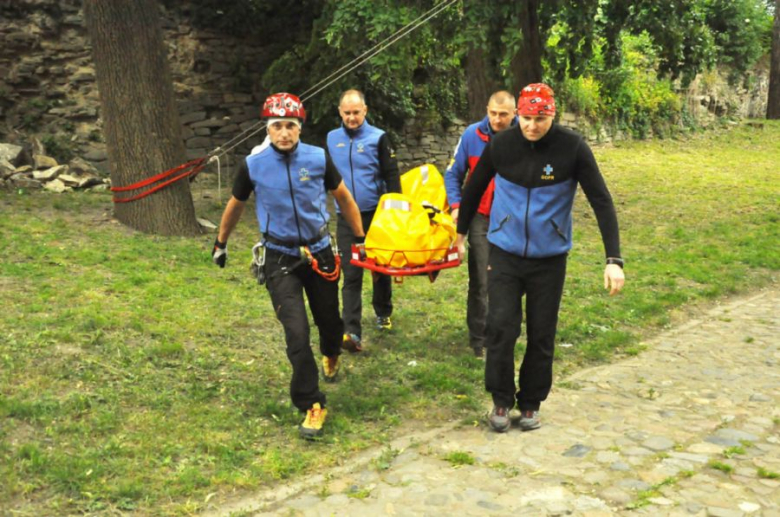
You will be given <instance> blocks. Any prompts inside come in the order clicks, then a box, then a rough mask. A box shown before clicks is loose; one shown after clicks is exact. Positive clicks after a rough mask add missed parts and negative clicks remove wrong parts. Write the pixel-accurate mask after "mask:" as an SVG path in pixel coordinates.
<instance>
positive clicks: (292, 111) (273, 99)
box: [260, 93, 306, 122]
mask: <svg viewBox="0 0 780 517" xmlns="http://www.w3.org/2000/svg"><path fill="white" fill-rule="evenodd" d="M260 116H261V117H262V118H272V117H279V118H297V119H300V120H301V122H305V121H306V110H305V109H303V103H302V102H301V99H299V98H298V97H296V96H295V95H293V94H291V93H275V94H273V95H271V96H270V97H268V98H267V99H266V100H265V103H263V111H262V112H261V114H260Z"/></svg>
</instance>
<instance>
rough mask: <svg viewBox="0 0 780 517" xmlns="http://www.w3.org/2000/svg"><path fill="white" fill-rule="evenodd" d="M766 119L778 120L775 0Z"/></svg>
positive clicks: (779, 23)
mask: <svg viewBox="0 0 780 517" xmlns="http://www.w3.org/2000/svg"><path fill="white" fill-rule="evenodd" d="M766 118H768V119H780V0H775V23H774V26H773V29H772V62H771V64H770V66H769V98H768V99H767V103H766Z"/></svg>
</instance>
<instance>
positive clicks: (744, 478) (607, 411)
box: [212, 290, 780, 517]
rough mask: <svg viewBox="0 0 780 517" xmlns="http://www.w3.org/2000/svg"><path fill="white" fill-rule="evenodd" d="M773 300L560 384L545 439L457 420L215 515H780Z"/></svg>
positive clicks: (739, 304) (777, 335) (766, 295)
mask: <svg viewBox="0 0 780 517" xmlns="http://www.w3.org/2000/svg"><path fill="white" fill-rule="evenodd" d="M779 302H780V293H778V292H777V291H774V290H767V291H763V292H760V293H757V294H754V295H752V296H750V297H747V298H742V299H739V300H734V301H731V302H729V303H728V304H727V305H722V306H719V307H716V308H714V309H712V310H710V311H709V312H707V313H706V314H704V315H703V316H702V317H700V318H698V319H695V320H692V321H689V322H688V323H686V324H684V325H682V326H680V327H677V328H674V329H672V330H670V331H668V332H664V333H663V334H660V335H659V336H657V337H656V338H655V339H653V340H652V341H648V342H647V343H646V344H647V349H646V350H645V351H644V352H642V353H640V354H639V355H638V356H636V357H633V358H630V359H627V360H622V361H620V362H616V363H613V364H609V365H604V366H599V367H595V368H589V369H586V370H582V371H579V372H577V373H576V374H575V375H573V376H571V377H569V378H567V379H565V380H562V381H559V382H558V383H557V384H556V386H555V388H554V390H553V392H552V394H551V395H550V398H549V399H548V401H547V402H545V403H544V404H543V405H542V422H543V425H542V428H541V429H539V430H536V431H531V432H525V433H524V432H521V431H520V430H519V429H518V428H516V427H513V428H512V429H511V430H510V431H509V432H508V433H506V434H496V433H493V432H491V431H489V430H488V428H487V426H486V425H480V426H478V427H471V426H465V425H462V424H460V423H451V424H448V425H445V426H442V427H440V428H437V429H432V430H430V431H427V432H424V433H420V434H417V435H414V436H407V437H404V438H400V439H398V440H396V441H395V442H394V443H392V444H391V445H390V447H389V448H385V449H382V450H374V451H369V452H367V453H365V454H362V455H360V456H357V457H355V458H354V459H352V460H350V462H349V463H348V464H347V465H344V466H343V467H339V468H337V469H334V470H332V471H331V472H330V474H329V475H328V476H327V477H325V476H321V475H318V476H312V477H309V478H306V479H304V480H302V481H300V482H298V483H296V484H294V485H289V486H285V487H282V488H281V489H280V488H277V489H274V490H269V491H267V492H264V493H259V494H255V495H253V496H252V497H249V498H246V499H243V500H240V501H235V502H233V503H231V504H230V505H229V506H224V507H220V508H218V509H215V510H214V511H213V512H212V514H213V515H230V514H231V513H232V514H234V515H235V514H239V515H304V516H329V515H338V516H341V515H354V516H372V517H376V516H381V515H399V516H404V515H410V516H411V515H431V516H435V515H449V516H453V517H455V516H461V515H514V516H525V515H528V516H546V515H575V516H589V517H596V516H609V515H652V516H656V515H673V516H712V517H732V516H734V517H737V516H742V515H745V516H747V515H753V516H762V517H780V479H778V474H780V310H778V309H779V308H780V303H779ZM447 457H449V458H450V461H447V460H445V458H447ZM377 458H381V459H382V460H383V461H384V462H386V464H384V465H382V467H383V468H378V467H377V465H378V464H381V463H383V461H377ZM453 463H456V464H453ZM469 463H472V464H469Z"/></svg>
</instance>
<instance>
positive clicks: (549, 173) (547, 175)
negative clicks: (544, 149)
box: [542, 163, 555, 180]
mask: <svg viewBox="0 0 780 517" xmlns="http://www.w3.org/2000/svg"><path fill="white" fill-rule="evenodd" d="M542 179H543V180H554V179H555V176H553V168H552V165H550V164H549V163H548V164H547V165H545V166H544V169H542Z"/></svg>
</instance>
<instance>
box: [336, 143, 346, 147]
mask: <svg viewBox="0 0 780 517" xmlns="http://www.w3.org/2000/svg"><path fill="white" fill-rule="evenodd" d="M336 147H347V144H345V143H344V142H339V143H338V144H336Z"/></svg>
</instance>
